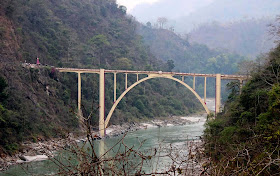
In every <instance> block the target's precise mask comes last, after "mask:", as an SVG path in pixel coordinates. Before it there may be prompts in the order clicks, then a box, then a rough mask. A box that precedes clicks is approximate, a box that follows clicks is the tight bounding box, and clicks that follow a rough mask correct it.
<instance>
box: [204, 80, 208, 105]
mask: <svg viewBox="0 0 280 176" xmlns="http://www.w3.org/2000/svg"><path fill="white" fill-rule="evenodd" d="M206 79H207V78H206V77H204V103H205V104H206Z"/></svg>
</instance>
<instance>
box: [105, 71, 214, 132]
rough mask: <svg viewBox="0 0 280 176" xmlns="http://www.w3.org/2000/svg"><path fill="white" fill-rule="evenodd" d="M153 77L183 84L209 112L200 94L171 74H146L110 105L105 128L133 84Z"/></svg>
mask: <svg viewBox="0 0 280 176" xmlns="http://www.w3.org/2000/svg"><path fill="white" fill-rule="evenodd" d="M153 78H167V79H171V80H174V81H176V82H178V83H180V84H182V85H183V86H185V87H186V88H188V89H189V90H190V91H191V92H192V93H193V94H194V95H195V96H196V98H197V99H198V100H199V101H200V103H201V104H202V106H203V107H204V109H205V111H206V112H207V114H210V111H209V109H208V107H207V106H206V105H205V103H204V102H203V101H202V99H201V98H200V96H199V95H198V94H197V93H196V92H195V91H194V90H193V89H192V88H191V87H190V86H189V85H187V84H186V83H185V82H183V81H181V80H179V79H177V78H174V77H173V76H171V75H158V74H154V75H153V74H151V75H148V77H146V78H143V79H141V80H139V81H137V82H135V83H134V84H132V85H131V86H130V87H128V88H127V89H126V90H125V91H124V92H123V93H122V94H121V95H120V96H119V98H118V99H117V100H116V102H115V103H114V105H113V106H112V108H111V110H110V112H109V114H108V115H107V118H106V120H105V128H107V126H108V124H109V121H110V119H111V117H112V115H113V112H114V111H115V109H116V107H117V105H118V104H119V102H120V101H121V100H122V98H123V97H124V96H125V95H126V94H127V93H128V92H129V91H130V90H131V89H132V88H134V87H135V86H137V85H138V84H140V83H142V82H144V81H147V80H149V79H153Z"/></svg>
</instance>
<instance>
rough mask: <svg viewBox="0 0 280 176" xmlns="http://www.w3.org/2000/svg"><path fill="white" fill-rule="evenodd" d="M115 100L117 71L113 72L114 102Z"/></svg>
mask: <svg viewBox="0 0 280 176" xmlns="http://www.w3.org/2000/svg"><path fill="white" fill-rule="evenodd" d="M116 100H117V73H114V103H115V102H116Z"/></svg>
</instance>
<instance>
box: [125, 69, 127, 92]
mask: <svg viewBox="0 0 280 176" xmlns="http://www.w3.org/2000/svg"><path fill="white" fill-rule="evenodd" d="M126 89H127V73H126V74H125V90H126Z"/></svg>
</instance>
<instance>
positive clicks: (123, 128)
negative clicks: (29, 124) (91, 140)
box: [0, 114, 206, 171]
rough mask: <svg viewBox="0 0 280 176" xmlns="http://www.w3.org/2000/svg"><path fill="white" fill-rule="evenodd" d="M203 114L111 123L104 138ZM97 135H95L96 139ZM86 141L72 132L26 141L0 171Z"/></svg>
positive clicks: (2, 162)
mask: <svg viewBox="0 0 280 176" xmlns="http://www.w3.org/2000/svg"><path fill="white" fill-rule="evenodd" d="M205 120H206V115H205V114H198V115H194V116H191V117H170V118H167V119H166V118H165V119H154V120H150V121H148V122H141V123H135V122H132V123H124V124H122V125H111V126H109V127H108V128H107V129H106V134H107V136H106V138H109V137H116V136H119V135H122V134H125V133H127V132H131V131H137V130H143V129H147V128H157V127H163V126H176V125H186V124H191V123H197V122H200V121H205ZM92 135H93V136H96V137H97V136H98V131H93V134H92ZM98 138H99V137H97V139H98ZM83 141H86V137H85V136H80V137H78V138H75V137H74V136H73V134H69V135H68V137H67V138H65V139H52V140H48V141H42V142H38V143H31V142H26V143H23V144H22V146H23V150H22V151H21V152H19V153H18V154H15V155H14V156H6V157H5V158H4V157H3V158H0V171H3V170H6V169H7V168H8V167H9V166H11V165H15V164H21V163H26V162H33V161H41V160H45V159H48V158H49V157H53V156H55V153H56V152H57V151H58V150H61V149H63V148H64V147H65V145H68V144H69V142H76V143H77V142H83Z"/></svg>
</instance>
